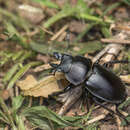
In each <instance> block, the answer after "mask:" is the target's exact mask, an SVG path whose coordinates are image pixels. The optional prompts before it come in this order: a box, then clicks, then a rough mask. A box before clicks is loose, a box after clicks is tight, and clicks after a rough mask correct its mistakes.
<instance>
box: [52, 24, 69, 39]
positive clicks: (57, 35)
mask: <svg viewBox="0 0 130 130" xmlns="http://www.w3.org/2000/svg"><path fill="white" fill-rule="evenodd" d="M68 27H69V26H68V25H67V24H66V25H65V26H63V27H62V28H61V29H60V30H59V31H58V32H57V33H56V34H55V35H54V36H52V37H51V39H50V41H54V40H56V39H57V38H58V37H59V36H60V35H61V34H62V33H63V32H64V31H65V30H66V29H67V28H68Z"/></svg>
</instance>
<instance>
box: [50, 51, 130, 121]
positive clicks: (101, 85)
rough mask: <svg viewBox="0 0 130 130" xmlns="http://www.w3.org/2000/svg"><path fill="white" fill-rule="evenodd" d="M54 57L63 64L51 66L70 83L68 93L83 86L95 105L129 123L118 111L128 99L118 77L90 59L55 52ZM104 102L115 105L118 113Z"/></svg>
mask: <svg viewBox="0 0 130 130" xmlns="http://www.w3.org/2000/svg"><path fill="white" fill-rule="evenodd" d="M54 56H55V58H56V59H57V60H60V61H61V62H60V64H53V63H50V65H51V66H52V67H53V69H54V71H55V72H56V71H59V72H63V73H64V74H65V77H66V79H67V80H68V81H69V82H70V85H69V86H68V87H67V88H65V89H66V90H67V91H68V90H69V89H71V88H72V87H75V86H78V85H82V86H83V87H84V90H85V94H86V95H88V93H89V94H91V95H92V98H93V100H94V101H95V103H97V104H98V105H100V106H101V107H103V108H105V109H107V110H108V111H110V112H111V113H113V114H116V115H118V116H120V117H121V118H123V119H124V120H125V121H126V122H127V123H128V121H127V120H126V119H125V117H124V115H122V114H121V113H120V112H119V110H118V106H119V104H121V103H122V102H124V101H125V100H126V97H127V94H126V89H125V86H124V84H123V83H122V81H121V80H120V78H119V77H118V76H116V75H115V74H114V73H112V72H111V71H109V70H108V69H107V68H105V67H104V66H101V65H99V64H98V63H92V61H91V60H90V59H88V58H85V57H82V56H75V57H74V56H71V55H68V54H61V53H58V52H54ZM104 101H105V102H108V103H113V104H115V105H116V112H114V111H112V110H111V109H109V108H107V107H106V106H105V105H103V104H102V102H104Z"/></svg>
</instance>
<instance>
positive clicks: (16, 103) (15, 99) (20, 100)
mask: <svg viewBox="0 0 130 130" xmlns="http://www.w3.org/2000/svg"><path fill="white" fill-rule="evenodd" d="M23 101H24V97H22V96H21V95H19V96H17V97H13V99H12V110H13V112H15V113H16V112H17V111H18V109H19V108H20V107H21V105H22V103H23Z"/></svg>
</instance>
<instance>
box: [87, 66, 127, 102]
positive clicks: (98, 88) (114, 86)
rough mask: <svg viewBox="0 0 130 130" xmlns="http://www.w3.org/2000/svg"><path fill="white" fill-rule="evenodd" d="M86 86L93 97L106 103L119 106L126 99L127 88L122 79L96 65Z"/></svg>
mask: <svg viewBox="0 0 130 130" xmlns="http://www.w3.org/2000/svg"><path fill="white" fill-rule="evenodd" d="M86 85H87V86H86V89H88V91H89V92H90V93H91V94H92V95H94V96H96V97H98V98H100V99H102V100H104V101H107V102H111V103H116V104H118V103H121V102H123V101H124V100H125V99H126V91H125V86H124V85H123V83H122V82H121V80H120V78H118V77H117V76H116V75H115V74H113V73H112V72H110V71H108V70H107V69H105V68H103V67H102V66H100V65H98V64H94V66H93V72H92V74H91V76H90V77H89V78H88V79H87V81H86Z"/></svg>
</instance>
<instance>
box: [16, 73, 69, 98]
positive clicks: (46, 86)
mask: <svg viewBox="0 0 130 130" xmlns="http://www.w3.org/2000/svg"><path fill="white" fill-rule="evenodd" d="M62 80H63V81H64V80H65V77H64V75H63V74H62V73H56V75H55V76H54V75H49V76H47V77H45V78H43V79H42V80H40V81H37V80H36V79H35V78H34V76H33V75H28V76H27V77H26V79H25V80H22V81H19V82H17V86H18V87H20V89H21V90H22V91H23V94H24V95H25V96H34V97H39V96H42V97H48V95H51V94H52V93H55V92H59V91H62V90H63V89H64V87H65V86H66V85H67V82H62ZM58 81H60V84H59V83H58Z"/></svg>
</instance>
